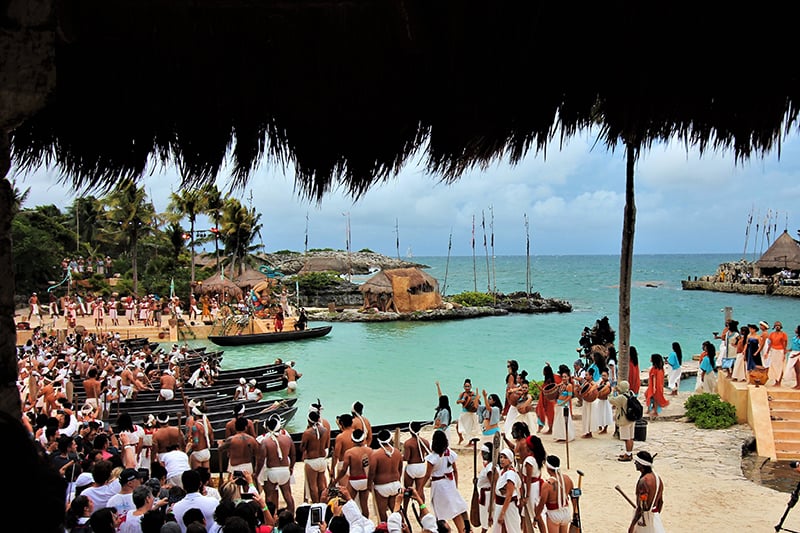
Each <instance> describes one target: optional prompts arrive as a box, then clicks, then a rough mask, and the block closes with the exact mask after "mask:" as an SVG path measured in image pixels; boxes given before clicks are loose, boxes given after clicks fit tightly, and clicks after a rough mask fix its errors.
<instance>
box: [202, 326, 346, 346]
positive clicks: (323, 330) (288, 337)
mask: <svg viewBox="0 0 800 533" xmlns="http://www.w3.org/2000/svg"><path fill="white" fill-rule="evenodd" d="M331 329H333V326H320V327H316V328H308V329H303V330H296V331H295V330H289V331H270V332H269V333H243V334H241V335H209V336H208V340H210V341H211V342H213V343H214V344H217V345H219V346H245V345H248V344H269V343H275V342H286V341H297V340H303V339H313V338H317V337H324V336H325V335H327V334H328V333H330V332H331Z"/></svg>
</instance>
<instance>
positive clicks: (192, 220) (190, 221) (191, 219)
mask: <svg viewBox="0 0 800 533" xmlns="http://www.w3.org/2000/svg"><path fill="white" fill-rule="evenodd" d="M189 223H190V225H191V230H190V231H191V233H190V234H189V235H191V237H192V242H191V246H192V286H194V217H192V218H190V219H189Z"/></svg>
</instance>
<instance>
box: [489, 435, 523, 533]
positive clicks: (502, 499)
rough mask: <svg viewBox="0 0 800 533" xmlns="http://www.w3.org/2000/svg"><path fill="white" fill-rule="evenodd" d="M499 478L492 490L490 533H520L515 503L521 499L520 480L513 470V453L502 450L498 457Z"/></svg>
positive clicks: (520, 520)
mask: <svg viewBox="0 0 800 533" xmlns="http://www.w3.org/2000/svg"><path fill="white" fill-rule="evenodd" d="M498 462H499V463H500V465H499V466H500V472H499V473H500V477H499V478H498V479H497V484H496V485H495V489H494V495H493V496H494V512H493V514H492V519H493V520H492V522H493V524H492V533H522V518H521V517H520V514H519V507H517V502H519V500H520V499H521V496H520V491H519V489H520V486H521V485H522V480H521V479H520V477H519V474H517V471H516V470H514V452H512V451H511V450H510V449H509V448H504V449H502V450H501V451H500V455H499V456H498Z"/></svg>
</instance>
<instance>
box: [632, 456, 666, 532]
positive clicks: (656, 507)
mask: <svg viewBox="0 0 800 533" xmlns="http://www.w3.org/2000/svg"><path fill="white" fill-rule="evenodd" d="M633 461H634V465H636V470H637V471H638V472H639V475H640V477H639V480H638V481H637V482H636V503H637V506H636V511H635V512H634V513H633V519H632V520H631V525H630V527H628V532H629V533H636V532H639V531H656V532H663V531H664V525H663V523H662V522H661V510H662V509H663V508H664V483H663V482H662V481H661V477H659V475H658V474H656V473H655V472H653V456H652V455H650V453H649V452H646V451H644V450H642V451H640V452H639V453H637V454H636V455H635V456H634V458H633Z"/></svg>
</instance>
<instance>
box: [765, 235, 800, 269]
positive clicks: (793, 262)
mask: <svg viewBox="0 0 800 533" xmlns="http://www.w3.org/2000/svg"><path fill="white" fill-rule="evenodd" d="M756 266H757V267H759V268H761V269H762V270H763V269H773V268H774V269H784V268H788V269H789V270H800V243H798V242H797V241H796V240H795V239H793V238H792V236H791V235H789V233H788V232H786V231H784V232H783V233H781V234H780V235H779V236H778V238H777V239H775V242H773V243H772V246H770V247H769V248H767V251H766V252H764V255H762V256H761V257H760V258H759V259H758V261H756Z"/></svg>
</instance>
